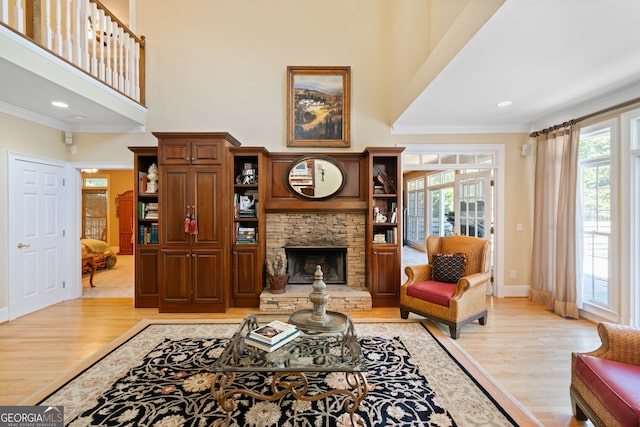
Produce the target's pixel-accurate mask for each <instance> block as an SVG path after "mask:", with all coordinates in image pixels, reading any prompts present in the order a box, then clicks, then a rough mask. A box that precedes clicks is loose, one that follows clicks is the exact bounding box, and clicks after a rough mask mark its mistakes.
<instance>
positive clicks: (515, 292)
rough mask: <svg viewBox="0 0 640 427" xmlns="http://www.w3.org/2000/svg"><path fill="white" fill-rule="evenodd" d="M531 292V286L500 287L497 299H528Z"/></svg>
mask: <svg viewBox="0 0 640 427" xmlns="http://www.w3.org/2000/svg"><path fill="white" fill-rule="evenodd" d="M530 290H531V287H530V286H529V285H511V286H500V287H499V288H498V292H497V297H498V298H509V297H528V296H529V291H530Z"/></svg>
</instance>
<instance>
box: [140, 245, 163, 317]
mask: <svg viewBox="0 0 640 427" xmlns="http://www.w3.org/2000/svg"><path fill="white" fill-rule="evenodd" d="M135 271H136V273H135V274H136V295H135V306H136V307H158V295H159V293H158V250H157V249H156V248H145V247H144V245H138V246H137V248H136V265H135Z"/></svg>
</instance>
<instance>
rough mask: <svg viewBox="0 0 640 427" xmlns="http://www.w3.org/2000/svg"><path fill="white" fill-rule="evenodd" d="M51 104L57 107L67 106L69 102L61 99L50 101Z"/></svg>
mask: <svg viewBox="0 0 640 427" xmlns="http://www.w3.org/2000/svg"><path fill="white" fill-rule="evenodd" d="M51 105H53V106H54V107H58V108H69V104H67V103H66V102H62V101H51Z"/></svg>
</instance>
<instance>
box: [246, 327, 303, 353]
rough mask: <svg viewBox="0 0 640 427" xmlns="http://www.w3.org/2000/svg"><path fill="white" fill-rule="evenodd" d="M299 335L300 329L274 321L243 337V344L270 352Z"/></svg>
mask: <svg viewBox="0 0 640 427" xmlns="http://www.w3.org/2000/svg"><path fill="white" fill-rule="evenodd" d="M299 335H300V329H298V328H296V327H295V326H294V325H292V324H290V323H285V322H281V321H279V320H274V321H273V322H269V323H267V324H266V325H263V326H260V327H259V328H257V329H254V330H253V331H251V332H250V333H249V335H247V336H246V337H245V339H244V342H245V343H246V344H248V345H251V346H253V347H257V348H259V349H261V350H264V351H269V352H271V351H274V350H277V349H279V348H280V347H282V346H283V345H285V344H286V343H288V342H290V341H292V340H294V339H296V338H297V337H298V336H299Z"/></svg>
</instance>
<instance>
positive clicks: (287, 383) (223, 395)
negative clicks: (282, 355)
mask: <svg viewBox="0 0 640 427" xmlns="http://www.w3.org/2000/svg"><path fill="white" fill-rule="evenodd" d="M235 378H236V374H235V373H234V372H218V373H216V374H215V376H214V377H213V383H212V385H211V394H212V395H213V397H214V398H215V399H216V401H217V402H218V405H220V408H221V409H222V410H223V411H225V412H226V413H227V418H226V420H224V421H223V420H219V421H216V422H215V423H214V424H213V425H214V426H222V425H224V426H228V425H229V423H230V422H231V413H232V412H233V411H234V410H235V409H236V407H237V406H238V405H237V403H236V399H237V396H236V395H238V394H244V395H247V396H250V397H253V398H255V399H259V400H266V401H270V402H272V401H274V400H278V399H280V398H282V397H284V396H285V395H286V394H287V393H291V395H292V396H293V397H294V398H296V399H298V400H302V401H304V402H313V401H316V400H320V399H324V398H325V397H328V396H333V395H338V394H342V395H345V396H347V399H346V400H345V402H344V409H345V410H346V411H347V412H348V413H349V418H350V419H351V424H352V425H354V426H355V425H362V426H364V422H363V421H362V420H359V422H358V423H356V422H355V419H354V412H355V411H356V409H358V407H359V406H360V402H362V401H363V400H364V398H365V397H366V396H367V378H366V377H365V376H364V374H363V373H362V372H345V379H346V381H347V384H348V385H349V387H351V389H349V390H347V389H332V390H329V391H327V392H325V393H321V394H315V395H312V396H307V391H308V389H309V381H308V380H307V376H306V375H305V374H304V373H303V372H276V373H275V374H274V375H273V380H272V381H271V391H272V392H273V394H271V395H267V394H262V393H256V392H255V391H253V390H248V389H244V388H234V389H230V390H227V388H229V387H231V386H232V385H233V381H234V380H235Z"/></svg>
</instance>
